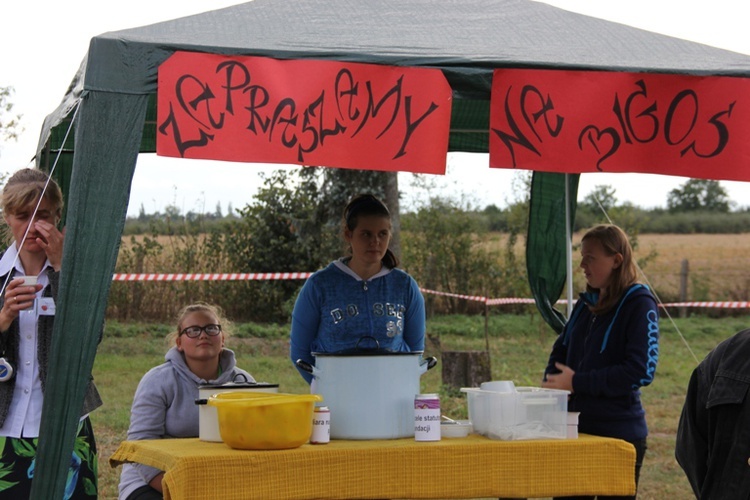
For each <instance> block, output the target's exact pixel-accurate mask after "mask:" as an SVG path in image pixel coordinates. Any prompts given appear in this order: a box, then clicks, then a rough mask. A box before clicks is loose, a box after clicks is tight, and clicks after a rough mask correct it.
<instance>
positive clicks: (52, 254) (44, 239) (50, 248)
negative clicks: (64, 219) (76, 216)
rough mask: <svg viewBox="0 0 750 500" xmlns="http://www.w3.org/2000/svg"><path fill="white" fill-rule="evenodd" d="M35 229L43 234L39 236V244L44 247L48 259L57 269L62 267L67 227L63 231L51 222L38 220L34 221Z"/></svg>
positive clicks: (37, 240)
mask: <svg viewBox="0 0 750 500" xmlns="http://www.w3.org/2000/svg"><path fill="white" fill-rule="evenodd" d="M34 229H36V231H37V232H38V233H39V234H40V235H41V238H37V239H36V242H37V244H38V245H39V246H40V247H42V248H43V249H44V253H46V254H47V259H49V263H50V264H52V267H53V268H54V269H55V271H59V270H60V269H61V268H62V253H63V242H64V241H65V228H63V230H62V232H60V231H58V230H57V228H56V227H55V226H54V225H52V224H50V223H49V222H46V221H43V220H38V221H36V222H34Z"/></svg>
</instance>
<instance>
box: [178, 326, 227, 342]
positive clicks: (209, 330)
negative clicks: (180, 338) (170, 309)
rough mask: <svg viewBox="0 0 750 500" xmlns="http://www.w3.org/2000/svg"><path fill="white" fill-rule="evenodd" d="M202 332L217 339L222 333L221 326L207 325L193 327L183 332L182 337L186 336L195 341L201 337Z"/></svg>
mask: <svg viewBox="0 0 750 500" xmlns="http://www.w3.org/2000/svg"><path fill="white" fill-rule="evenodd" d="M201 332H206V335H209V336H211V337H215V336H217V335H218V334H220V333H221V325H213V324H212V325H206V326H198V325H193V326H189V327H187V328H185V329H184V330H182V331H181V332H180V335H183V334H185V335H187V336H188V337H189V338H191V339H194V338H197V337H200V335H201Z"/></svg>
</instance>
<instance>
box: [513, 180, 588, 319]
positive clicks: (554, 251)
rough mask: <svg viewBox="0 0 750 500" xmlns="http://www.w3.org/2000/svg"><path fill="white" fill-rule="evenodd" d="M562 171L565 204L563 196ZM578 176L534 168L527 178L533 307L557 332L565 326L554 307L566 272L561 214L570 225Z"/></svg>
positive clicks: (529, 266)
mask: <svg viewBox="0 0 750 500" xmlns="http://www.w3.org/2000/svg"><path fill="white" fill-rule="evenodd" d="M566 175H567V178H568V179H567V184H568V186H567V189H568V206H567V207H566V206H565V196H564V193H565V189H566ZM579 177H580V176H579V175H574V174H558V173H553V172H534V174H533V175H532V178H531V198H530V206H529V225H528V230H527V236H526V270H527V272H528V274H529V287H530V288H531V294H532V295H533V296H534V301H535V302H536V305H537V308H538V309H539V312H540V313H541V315H542V318H544V320H545V321H546V322H547V324H549V325H550V326H551V327H552V328H553V329H554V330H555V331H556V332H557V333H560V332H561V331H562V328H563V326H565V317H564V316H563V314H562V313H561V312H559V311H558V310H557V309H555V307H554V306H555V302H557V299H559V298H560V294H561V293H562V290H563V287H564V286H565V281H566V280H565V278H566V276H567V275H568V267H567V264H568V255H567V252H566V247H567V246H568V245H569V244H570V241H569V240H567V236H566V230H565V218H566V217H567V218H568V219H569V222H570V227H573V221H574V220H575V218H576V194H577V193H578V180H579ZM561 193H562V194H563V196H561Z"/></svg>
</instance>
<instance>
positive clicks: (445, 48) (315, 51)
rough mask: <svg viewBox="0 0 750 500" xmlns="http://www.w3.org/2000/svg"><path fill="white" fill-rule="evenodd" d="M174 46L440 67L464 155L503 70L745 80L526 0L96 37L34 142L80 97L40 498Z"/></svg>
mask: <svg viewBox="0 0 750 500" xmlns="http://www.w3.org/2000/svg"><path fill="white" fill-rule="evenodd" d="M178 50H189V51H198V52H209V53H215V54H226V55H233V54H239V55H255V56H265V57H274V58H280V59H290V58H297V59H327V60H338V61H350V62H364V63H375V64H389V65H401V66H413V67H426V68H438V69H440V70H442V71H443V73H444V75H445V76H446V78H447V80H448V82H449V83H450V85H451V87H452V89H453V97H454V100H453V103H454V113H453V119H452V126H453V130H452V131H451V141H450V148H451V149H452V150H469V151H486V149H484V148H485V144H486V141H487V140H488V133H487V125H488V122H489V119H488V117H489V100H490V90H491V82H492V71H493V70H494V69H496V68H501V67H532V68H559V69H573V70H575V69H587V70H592V69H596V70H607V71H646V72H653V71H658V72H663V73H681V74H695V75H729V76H744V77H748V76H750V57H747V56H744V55H742V54H736V53H733V52H729V51H724V50H719V49H715V48H712V47H707V46H704V45H699V44H695V43H691V42H687V41H684V40H679V39H675V38H671V37H667V36H662V35H657V34H654V33H649V32H646V31H643V30H638V29H634V28H630V27H627V26H624V25H620V24H616V23H611V22H607V21H603V20H600V19H595V18H591V17H588V16H582V15H579V14H574V13H571V12H567V11H564V10H561V9H558V8H555V7H551V6H549V5H545V4H543V3H539V2H533V1H528V0H443V1H440V2H435V1H434V0H367V1H365V0H361V1H351V0H295V1H294V2H289V1H281V0H255V1H252V2H248V3H245V4H241V5H237V6H234V7H229V8H226V9H221V10H216V11H211V12H207V13H204V14H199V15H196V16H190V17H186V18H182V19H175V20H171V21H167V22H163V23H158V24H153V25H150V26H145V27H141V28H134V29H128V30H122V31H117V32H111V33H105V34H103V35H100V36H97V37H95V38H93V39H92V41H91V44H90V47H89V52H88V54H87V56H86V58H85V59H84V61H83V63H82V65H81V67H80V68H79V71H78V73H77V74H76V77H75V79H74V81H73V84H72V85H71V87H70V90H69V91H68V93H66V95H65V96H64V98H63V102H62V104H61V105H60V107H58V108H57V109H56V110H55V111H54V112H53V113H52V114H51V115H50V116H49V117H48V120H46V121H45V123H44V126H43V129H42V132H41V136H40V141H39V146H38V155H37V158H38V161H40V162H42V163H46V164H51V162H50V159H53V158H54V157H56V154H57V151H58V150H59V149H60V148H63V145H62V144H60V143H59V142H57V143H53V142H52V139H53V138H58V137H60V136H61V134H59V133H57V132H56V131H57V130H58V128H59V127H64V128H66V127H67V124H66V123H65V121H66V120H68V119H69V118H70V116H71V113H72V110H73V109H74V108H75V106H76V105H77V104H78V103H79V102H80V106H81V109H80V111H79V116H78V117H77V119H76V123H75V125H74V126H75V143H74V152H73V154H74V156H73V162H72V172H62V175H70V191H69V193H68V197H67V200H66V201H67V204H68V216H67V228H68V230H67V234H66V240H65V249H64V258H63V272H62V288H61V291H60V296H59V297H58V301H59V304H58V310H57V311H58V312H57V316H58V318H57V321H56V325H55V346H54V347H55V349H56V351H55V352H58V350H59V351H60V352H59V353H58V354H57V355H56V357H55V358H54V359H53V361H52V363H51V366H50V373H49V380H50V381H52V385H51V386H48V388H47V391H46V393H45V403H44V415H43V420H42V429H41V433H42V436H43V439H42V440H41V443H40V457H39V463H38V466H37V467H38V468H37V471H36V479H38V480H35V484H34V492H33V494H34V498H42V499H47V498H60V497H61V496H62V495H61V492H62V491H63V490H62V487H63V486H64V478H65V475H66V471H67V463H68V462H67V461H66V458H69V457H70V449H71V447H70V446H69V445H70V444H71V442H72V441H71V436H73V432H72V429H73V425H74V424H75V423H76V421H77V416H76V413H77V412H76V409H78V408H80V405H81V401H82V395H83V389H82V388H83V387H84V384H85V382H86V381H87V380H88V376H89V374H90V372H91V367H92V366H93V359H94V355H95V351H96V345H97V340H98V332H99V330H100V327H101V325H102V323H103V320H104V310H105V304H106V299H107V293H108V290H109V286H110V280H111V275H112V272H113V270H114V265H115V259H116V254H117V249H118V246H119V237H120V234H121V230H122V227H123V222H124V218H125V213H126V208H127V201H128V194H129V190H130V184H131V180H132V176H133V171H134V168H135V161H136V157H137V154H138V151H139V149H142V148H143V147H144V146H145V147H146V148H148V146H147V145H146V141H144V140H143V137H142V131H143V130H144V119H145V116H147V115H149V116H154V115H153V113H152V111H153V107H149V104H148V103H149V99H151V101H152V104H153V98H152V97H150V96H152V95H153V94H154V93H155V92H156V90H157V89H156V87H157V71H158V67H159V64H160V63H161V62H163V61H164V60H165V59H166V58H167V57H169V56H170V55H171V54H172V53H174V52H175V51H178ZM147 108H148V109H147ZM149 126H151V125H149ZM53 132H54V133H53ZM152 136H153V135H152ZM65 147H66V148H67V147H68V146H67V145H65ZM249 168H251V167H249ZM73 351H78V352H73Z"/></svg>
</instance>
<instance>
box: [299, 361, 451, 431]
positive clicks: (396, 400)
mask: <svg viewBox="0 0 750 500" xmlns="http://www.w3.org/2000/svg"><path fill="white" fill-rule="evenodd" d="M313 356H315V366H311V365H310V364H309V363H306V362H304V361H302V360H297V366H299V367H300V368H302V369H303V370H305V371H307V372H309V373H312V375H313V377H314V379H313V387H312V388H313V392H315V393H317V394H320V395H322V396H323V404H324V405H326V406H327V407H329V408H330V410H331V438H333V439H396V438H403V437H409V436H414V396H415V395H417V394H419V393H420V389H419V379H420V377H421V375H422V374H423V373H425V372H426V371H427V370H428V369H430V368H432V367H433V366H435V365H436V364H437V359H436V358H434V357H430V358H427V359H423V358H422V352H421V351H420V352H390V351H383V350H380V349H355V350H352V351H346V352H338V353H315V352H314V353H313Z"/></svg>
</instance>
